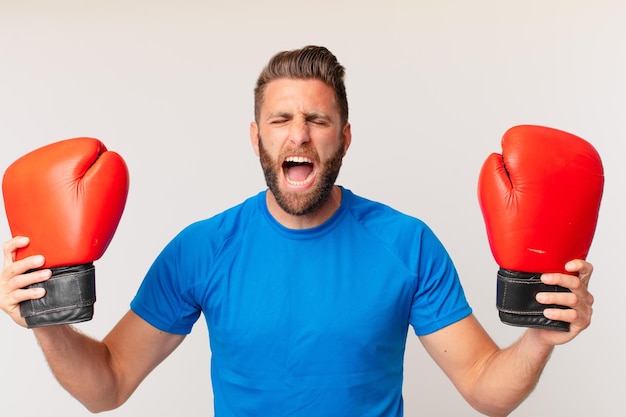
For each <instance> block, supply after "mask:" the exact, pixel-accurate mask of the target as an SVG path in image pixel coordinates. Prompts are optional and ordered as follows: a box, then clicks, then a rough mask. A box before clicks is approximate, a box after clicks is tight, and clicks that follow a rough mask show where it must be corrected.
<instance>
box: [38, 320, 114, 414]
mask: <svg viewBox="0 0 626 417" xmlns="http://www.w3.org/2000/svg"><path fill="white" fill-rule="evenodd" d="M34 333H35V335H36V337H37V340H38V342H39V345H40V346H41V349H42V351H43V352H44V355H45V356H46V359H47V361H48V364H49V366H50V368H51V370H52V372H53V374H54V375H55V377H56V378H57V380H58V381H59V382H60V384H61V385H62V386H63V387H64V388H65V389H66V390H67V391H68V392H69V393H70V394H71V395H73V396H74V397H75V398H76V399H77V400H79V401H80V402H81V403H82V404H83V405H84V406H85V407H87V409H89V410H90V411H92V412H98V411H104V410H109V409H112V408H115V407H117V406H118V405H119V400H118V395H117V389H116V381H115V376H114V373H113V372H112V368H111V366H110V355H109V351H108V349H107V347H106V345H104V344H103V343H101V342H98V341H96V340H94V339H91V338H89V337H88V336H86V335H84V334H82V333H80V332H78V330H76V329H75V328H74V327H73V326H69V325H63V326H51V327H40V328H36V329H34Z"/></svg>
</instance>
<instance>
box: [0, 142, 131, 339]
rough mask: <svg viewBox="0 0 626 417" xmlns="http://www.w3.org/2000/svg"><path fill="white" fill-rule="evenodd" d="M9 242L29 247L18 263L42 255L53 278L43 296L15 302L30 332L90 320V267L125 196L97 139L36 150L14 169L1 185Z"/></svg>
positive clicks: (123, 179)
mask: <svg viewBox="0 0 626 417" xmlns="http://www.w3.org/2000/svg"><path fill="white" fill-rule="evenodd" d="M2 193H3V196H4V206H5V210H6V214H7V219H8V222H9V227H10V228H11V233H12V235H13V236H28V237H29V238H30V244H29V245H28V246H27V247H25V248H22V249H20V250H19V251H18V252H17V258H18V259H22V258H24V257H26V256H30V255H35V254H41V255H44V257H45V259H46V261H45V264H44V265H43V267H42V268H50V269H51V270H52V277H51V278H50V279H49V280H47V281H45V282H43V283H39V284H33V286H39V287H43V288H45V289H46V295H45V296H44V297H43V298H41V299H38V300H28V301H24V302H22V303H21V304H20V313H21V315H22V317H24V318H25V319H26V324H27V325H28V327H40V326H49V325H56V324H68V323H78V322H82V321H87V320H91V318H92V317H93V305H94V303H95V299H96V295H95V269H94V266H93V262H94V261H96V260H98V259H99V258H100V257H101V256H102V255H103V254H104V251H105V250H106V248H107V247H108V245H109V243H110V241H111V239H112V238H113V235H114V233H115V230H116V229H117V225H118V223H119V220H120V218H121V216H122V212H123V210H124V206H125V204H126V197H127V195H128V169H127V167H126V163H125V162H124V160H123V159H122V158H121V157H120V156H119V155H118V154H117V153H115V152H110V151H107V148H106V147H105V146H104V144H103V143H102V142H100V141H99V140H98V139H93V138H75V139H67V140H63V141H60V142H55V143H52V144H50V145H46V146H43V147H41V148H39V149H36V150H34V151H32V152H30V153H28V154H26V155H24V156H23V157H21V158H19V159H18V160H17V161H15V162H14V163H13V164H11V165H10V166H9V167H8V168H7V170H6V171H5V173H4V178H3V181H2Z"/></svg>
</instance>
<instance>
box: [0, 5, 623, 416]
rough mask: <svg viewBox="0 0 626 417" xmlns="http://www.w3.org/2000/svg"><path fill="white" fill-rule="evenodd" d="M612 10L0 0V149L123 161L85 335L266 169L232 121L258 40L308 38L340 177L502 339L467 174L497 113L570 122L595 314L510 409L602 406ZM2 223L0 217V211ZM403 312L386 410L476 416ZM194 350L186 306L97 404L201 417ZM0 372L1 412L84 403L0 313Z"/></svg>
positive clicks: (610, 295) (614, 205) (616, 254)
mask: <svg viewBox="0 0 626 417" xmlns="http://www.w3.org/2000/svg"><path fill="white" fill-rule="evenodd" d="M625 21H626V2H624V1H619V0H615V1H611V0H595V1H588V0H555V1H550V0H524V1H517V0H512V1H500V0H474V1H462V0H458V1H452V0H432V1H419V0H413V1H399V0H387V1H384V2H383V1H367V0H362V1H343V0H332V1H331V0H318V1H316V2H294V1H278V0H267V1H252V0H247V1H237V0H234V1H229V2H225V1H200V0H178V1H166V0H150V1H149V0H110V1H84V0H74V1H72V0H57V1H44V0H40V1H30V0H0V169H1V170H2V171H4V169H5V168H6V167H7V166H8V165H9V164H10V163H11V162H13V161H14V160H15V159H17V158H18V157H20V156H21V155H23V154H25V153H27V152H29V151H31V150H33V149H35V148H37V147H39V146H42V145H45V144H48V143H50V142H53V141H57V140H61V139H66V138H71V137H77V136H92V137H96V138H99V139H101V140H102V141H104V142H105V143H106V145H107V146H108V148H109V149H111V150H115V151H117V152H119V153H120V154H121V155H122V156H123V157H124V158H125V159H126V162H127V164H128V166H129V170H130V174H131V188H130V194H129V198H128V203H127V206H126V210H125V212H124V215H123V218H122V220H121V223H120V225H119V227H118V230H117V233H116V235H115V238H114V240H113V242H112V243H111V245H110V247H109V249H108V251H107V252H106V254H105V255H104V256H103V257H102V258H101V259H100V260H99V261H98V262H97V263H96V268H97V280H98V281H97V286H98V290H97V291H98V301H97V303H96V314H95V318H94V320H93V321H91V322H88V323H83V324H80V325H79V326H78V327H79V328H80V329H81V330H82V331H84V332H86V333H88V334H90V335H92V336H94V337H97V338H101V337H103V336H105V335H106V333H107V332H108V331H109V330H110V328H111V327H112V326H113V325H114V324H115V323H116V322H117V321H118V320H119V318H120V317H121V316H122V315H123V314H124V313H125V312H126V311H127V309H128V304H129V302H130V300H131V298H132V297H133V295H134V293H135V291H136V289H137V288H138V286H139V284H140V282H141V280H142V278H143V275H144V274H145V272H146V270H147V269H148V267H149V266H150V264H151V263H152V261H153V259H154V258H155V256H156V255H157V254H158V253H159V251H160V250H161V248H162V247H163V246H164V245H165V244H166V243H167V242H168V241H169V240H170V239H171V238H172V237H173V236H174V234H175V233H177V232H178V231H179V230H180V229H181V228H182V227H184V226H186V225H187V224H189V223H191V222H193V221H195V220H199V219H202V218H206V217H209V216H212V215H214V214H216V213H218V212H220V211H222V210H224V209H226V208H228V207H230V206H232V205H234V204H237V203H239V202H240V201H242V200H243V199H245V198H246V197H248V196H250V195H251V194H253V193H256V192H258V191H260V190H261V189H263V188H264V187H265V184H264V181H263V178H262V173H261V169H260V167H259V164H258V161H257V159H256V158H255V156H254V153H253V151H252V148H251V146H250V143H249V137H248V126H249V122H250V121H251V120H252V117H253V101H252V90H253V87H254V82H255V80H256V77H257V75H258V73H259V71H260V70H261V68H262V67H263V66H264V64H265V63H266V62H267V60H268V59H269V57H270V56H271V55H273V54H274V53H275V52H278V51H280V50H285V49H293V48H299V47H302V46H305V45H308V44H317V45H325V46H327V47H328V48H329V49H331V51H333V52H334V53H335V54H336V55H337V56H338V58H339V60H340V61H341V62H342V63H343V64H344V65H345V66H346V68H347V80H346V83H347V88H348V97H349V100H350V120H351V123H352V132H353V141H352V147H351V148H350V150H349V153H348V155H347V157H346V159H345V162H344V168H343V171H342V173H341V174H340V177H339V180H338V182H339V183H341V184H342V185H344V186H346V187H348V188H350V189H352V190H353V191H355V192H356V193H358V194H361V195H363V196H365V197H368V198H371V199H375V200H379V201H382V202H385V203H387V204H390V205H392V206H393V207H395V208H397V209H400V210H402V211H404V212H406V213H409V214H411V215H414V216H416V217H419V218H421V219H423V220H425V221H426V222H427V223H428V224H429V225H430V226H431V227H432V228H433V229H434V230H435V232H436V233H437V235H438V236H439V237H440V239H441V240H442V241H443V242H444V244H445V246H446V247H447V249H448V250H449V252H450V253H451V255H452V257H453V259H454V260H455V263H456V265H457V268H458V270H459V273H460V276H461V279H462V282H463V285H464V287H465V290H466V293H467V296H468V298H469V300H470V302H471V304H472V306H473V308H474V312H475V314H476V315H477V316H478V318H479V320H480V321H481V322H482V323H483V325H484V326H485V327H486V329H487V330H488V332H489V333H490V334H491V335H492V336H493V338H494V339H495V340H496V341H497V343H498V344H500V345H502V346H505V345H508V344H510V343H511V342H513V341H514V340H515V339H517V338H518V337H519V336H520V335H521V333H522V332H523V330H522V329H518V328H512V327H508V326H505V325H503V324H501V323H500V322H499V320H498V318H497V312H496V310H495V306H494V305H495V274H496V270H497V265H496V264H495V262H494V261H493V258H492V256H491V253H490V251H489V247H488V242H487V240H486V233H485V230H484V226H483V220H482V215H481V213H480V209H479V207H478V202H477V198H476V182H477V176H478V172H479V169H480V166H481V165H482V162H483V160H484V159H485V158H486V157H487V155H488V154H490V153H491V152H498V151H500V138H501V136H502V134H503V133H504V131H505V130H506V129H508V128H509V127H511V126H514V125H517V124H527V123H529V124H540V125H546V126H551V127H555V128H559V129H562V130H566V131H569V132H572V133H574V134H577V135H579V136H581V137H583V138H585V139H587V140H588V141H590V142H591V143H592V144H593V145H594V146H595V147H596V148H597V149H598V151H599V152H600V154H601V156H602V158H603V162H604V167H605V175H606V185H605V193H604V199H603V201H602V207H601V211H600V219H599V223H598V226H597V231H596V235H595V239H594V242H593V245H592V248H591V251H590V254H589V258H588V259H589V260H590V261H591V262H592V263H593V264H594V266H595V272H594V275H593V279H592V281H591V290H592V292H593V294H594V295H595V297H596V304H595V306H594V307H595V308H594V316H593V322H592V325H591V327H590V328H589V329H587V330H586V331H585V332H584V333H583V334H581V335H580V336H579V337H578V338H577V339H575V340H574V341H573V342H571V343H569V344H567V345H564V346H559V347H558V348H557V349H556V350H555V352H554V354H553V356H552V359H551V361H550V363H549V365H548V366H547V368H546V370H545V372H544V375H543V377H542V379H541V381H540V383H539V385H538V387H537V389H536V390H535V392H534V393H533V394H532V395H531V396H530V397H529V399H528V400H527V401H526V402H525V403H523V404H522V405H521V406H520V407H519V408H518V410H517V411H515V412H514V413H513V414H512V415H513V416H517V417H521V416H534V417H543V416H550V417H553V416H568V417H577V416H580V417H582V416H585V417H587V416H590V415H593V416H603V417H605V416H622V415H624V414H623V413H624V411H623V396H624V392H625V390H624V389H625V385H624V382H623V375H624V374H626V361H625V360H624V350H625V349H626V332H624V324H623V316H624V309H623V305H624V302H623V300H624V293H625V290H626V284H625V283H626V280H625V279H624V268H623V267H622V264H623V260H624V257H625V254H626V244H625V242H624V235H625V227H624V223H625V222H624V212H625V208H626V204H625V203H624V200H625V199H624V191H625V190H626V172H625V170H624V167H623V163H622V162H621V160H622V159H623V158H624V155H625V154H626V152H625V151H626V145H625V142H626V141H625V134H626V127H625V126H626V124H625V123H624V118H625V116H626V114H625V113H626V112H625V110H626V102H625V101H626V75H625V74H626V47H624V41H625V40H626V29H625V25H624V22H625ZM579 198H580V196H578V195H576V193H573V194H572V195H571V198H570V199H569V200H568V201H563V202H562V203H563V204H576V203H577V200H578V199H579ZM3 212H4V211H3V208H2V213H3ZM0 236H1V237H2V241H6V240H8V239H9V237H10V231H9V228H8V224H7V222H6V220H5V219H4V216H2V218H0ZM409 331H410V335H409V342H408V346H407V354H406V361H405V386H404V397H405V408H406V415H407V416H473V415H477V413H476V412H474V411H473V410H472V409H471V408H470V407H469V406H468V405H466V403H465V402H464V401H463V400H462V398H461V397H460V396H459V394H458V393H457V392H456V390H455V389H454V387H453V386H452V385H451V384H450V382H449V381H448V380H447V379H446V377H445V376H444V375H443V373H442V372H441V371H440V370H439V369H438V368H437V367H436V366H435V365H434V364H433V362H432V361H431V359H430V358H429V357H428V356H427V355H426V354H425V352H424V350H423V349H422V347H421V345H420V343H419V340H418V339H417V338H416V337H415V336H414V334H413V331H412V329H410V330H409ZM209 362H210V350H209V347H208V336H207V329H206V326H205V324H204V320H203V319H200V321H199V322H198V323H197V325H196V326H195V328H194V331H193V333H192V334H191V335H190V336H189V337H188V338H187V339H186V340H185V342H184V343H183V344H182V345H181V347H180V348H179V349H178V350H177V351H175V352H174V353H173V354H172V356H171V357H170V358H168V359H167V360H166V361H165V362H164V363H163V364H162V365H161V366H160V367H159V368H157V369H156V370H155V371H154V372H153V373H152V374H151V375H150V376H149V377H148V378H147V380H146V381H144V383H143V384H142V385H141V386H140V388H139V389H138V390H137V391H136V392H135V394H134V396H133V397H131V399H130V400H129V401H128V402H127V403H126V404H125V405H123V406H122V407H121V408H119V409H118V410H115V411H112V412H109V413H104V414H105V415H111V416H116V417H121V416H137V415H156V416H165V415H184V416H210V415H212V393H211V388H210V384H211V381H210V376H209ZM0 380H1V381H2V386H1V388H0V415H1V416H7V417H8V416H11V417H23V416H41V415H51V416H61V415H63V416H66V417H70V416H71V417H74V416H84V415H88V414H89V413H88V412H87V411H86V410H85V409H84V408H82V406H81V405H80V404H79V403H78V402H77V401H76V400H74V399H73V398H72V397H70V396H69V394H67V393H66V392H65V391H64V390H63V389H62V388H61V387H60V386H59V385H58V383H57V382H56V381H55V379H54V378H53V376H52V375H51V373H50V371H49V369H48V366H47V364H46V362H45V359H44V358H43V355H42V354H41V352H40V350H39V348H38V346H37V344H36V341H35V338H34V336H33V334H32V332H31V331H30V330H26V329H23V328H20V327H18V326H16V325H15V324H14V323H13V322H12V321H11V320H10V319H9V318H8V317H7V316H4V315H3V316H0ZM267 415H268V416H271V410H268V413H267ZM322 417H323V416H322Z"/></svg>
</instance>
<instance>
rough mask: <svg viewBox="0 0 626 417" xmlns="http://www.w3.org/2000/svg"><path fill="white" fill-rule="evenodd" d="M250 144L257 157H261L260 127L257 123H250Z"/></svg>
mask: <svg viewBox="0 0 626 417" xmlns="http://www.w3.org/2000/svg"><path fill="white" fill-rule="evenodd" d="M250 143H251V144H252V149H254V153H255V154H256V156H260V155H259V125H257V124H256V122H250Z"/></svg>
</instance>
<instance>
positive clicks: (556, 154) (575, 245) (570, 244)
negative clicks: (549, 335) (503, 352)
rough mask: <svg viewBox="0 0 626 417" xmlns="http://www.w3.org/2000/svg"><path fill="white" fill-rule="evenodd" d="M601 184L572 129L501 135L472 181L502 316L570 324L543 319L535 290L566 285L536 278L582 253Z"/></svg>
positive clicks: (597, 168)
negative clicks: (494, 266)
mask: <svg viewBox="0 0 626 417" xmlns="http://www.w3.org/2000/svg"><path fill="white" fill-rule="evenodd" d="M603 187H604V172H603V168H602V161H601V160H600V156H599V155H598V153H597V151H596V150H595V149H594V147H593V146H592V145H591V144H589V143H588V142H586V141H585V140H584V139H581V138H579V137H577V136H574V135H572V134H569V133H566V132H563V131H560V130H556V129H551V128H548V127H541V126H528V125H525V126H516V127H513V128H511V129H509V130H508V131H507V132H506V133H505V134H504V136H503V137H502V155H500V154H495V153H494V154H491V155H490V156H489V157H488V158H487V160H486V161H485V162H484V164H483V166H482V169H481V171H480V176H479V180H478V199H479V202H480V208H481V210H482V213H483V218H484V221H485V226H486V229H487V237H488V239H489V245H490V247H491V252H492V253H493V256H494V258H495V260H496V262H497V263H498V265H499V266H500V270H499V271H498V291H497V307H498V310H499V315H500V319H501V321H502V322H503V323H506V324H510V325H514V326H523V327H535V328H547V329H556V330H563V331H568V330H569V323H565V322H561V321H555V320H549V319H547V318H546V317H545V316H544V315H543V310H544V309H545V308H547V307H557V308H565V307H563V306H546V305H543V304H539V303H538V302H537V301H536V300H535V296H536V294H537V293H538V292H550V291H552V292H554V291H567V290H566V289H565V288H562V287H558V286H549V285H545V284H542V283H541V280H540V276H541V273H544V272H560V273H568V272H567V271H566V270H565V269H564V268H565V264H566V263H567V262H568V261H570V260H573V259H586V257H587V253H588V251H589V247H590V246H591V241H592V239H593V235H594V232H595V228H596V223H597V220H598V211H599V209H600V200H601V199H602V191H603Z"/></svg>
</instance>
